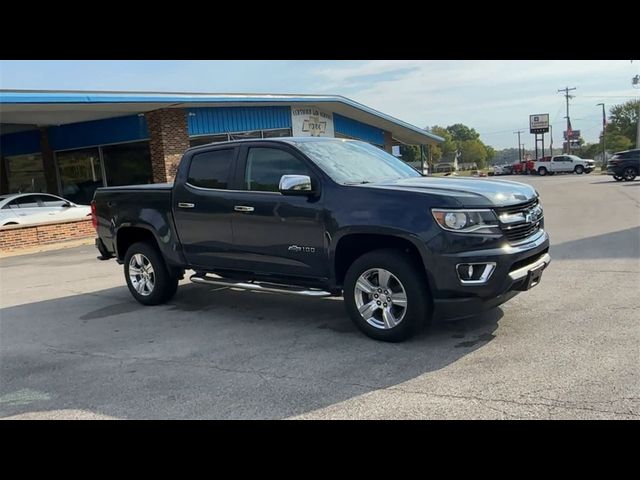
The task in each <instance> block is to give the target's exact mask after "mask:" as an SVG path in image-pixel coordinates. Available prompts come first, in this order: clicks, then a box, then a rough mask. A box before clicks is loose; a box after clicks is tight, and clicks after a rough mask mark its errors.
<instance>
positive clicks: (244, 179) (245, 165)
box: [241, 145, 312, 193]
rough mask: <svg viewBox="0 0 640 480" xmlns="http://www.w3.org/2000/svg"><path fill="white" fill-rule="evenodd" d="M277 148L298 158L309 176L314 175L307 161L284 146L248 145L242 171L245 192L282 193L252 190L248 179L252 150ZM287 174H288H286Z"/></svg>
mask: <svg viewBox="0 0 640 480" xmlns="http://www.w3.org/2000/svg"><path fill="white" fill-rule="evenodd" d="M254 149H255V150H258V149H261V150H276V151H280V152H284V153H286V154H287V155H289V156H291V157H292V158H293V159H295V160H297V161H298V162H300V164H301V165H302V166H303V167H304V168H305V169H306V170H307V172H308V174H309V177H311V176H312V172H311V170H310V169H309V166H308V165H307V164H306V162H305V161H304V160H303V159H301V158H299V157H298V156H296V155H294V154H293V153H292V152H289V151H287V150H284V149H282V148H276V147H274V146H271V145H269V146H257V145H256V146H252V147H248V148H247V152H246V157H245V158H244V162H243V168H242V171H241V174H242V190H243V191H245V192H262V193H280V191H279V190H252V189H250V188H249V184H248V181H247V180H248V179H247V167H248V166H249V155H250V154H251V150H254ZM285 175H286V174H285ZM280 177H281V178H282V175H280ZM279 182H280V181H279V180H278V185H279Z"/></svg>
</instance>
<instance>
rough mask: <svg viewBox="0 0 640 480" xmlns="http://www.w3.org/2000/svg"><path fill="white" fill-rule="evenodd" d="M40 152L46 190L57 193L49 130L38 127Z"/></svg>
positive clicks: (56, 179)
mask: <svg viewBox="0 0 640 480" xmlns="http://www.w3.org/2000/svg"><path fill="white" fill-rule="evenodd" d="M40 152H41V153H42V165H43V166H44V178H45V180H46V182H47V192H48V193H53V194H59V193H60V192H58V177H57V174H56V163H55V160H54V159H53V150H51V145H49V130H48V129H47V128H46V127H40Z"/></svg>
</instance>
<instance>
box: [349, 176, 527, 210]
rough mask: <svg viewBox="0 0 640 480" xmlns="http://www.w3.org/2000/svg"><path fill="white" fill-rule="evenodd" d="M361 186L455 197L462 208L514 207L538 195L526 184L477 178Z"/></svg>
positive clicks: (419, 179) (418, 179)
mask: <svg viewBox="0 0 640 480" xmlns="http://www.w3.org/2000/svg"><path fill="white" fill-rule="evenodd" d="M362 187H372V188H383V189H391V190H403V191H409V192H416V193H426V194H431V195H439V196H447V197H454V198H455V199H456V200H458V201H459V202H460V203H461V204H462V206H465V207H466V206H474V207H480V206H483V207H484V206H487V207H502V206H508V205H517V204H520V203H524V202H527V201H529V200H533V199H534V198H536V197H537V196H538V192H536V190H535V189H534V188H533V187H532V186H530V185H527V184H525V183H519V182H512V181H509V180H485V179H480V178H442V177H412V178H401V179H398V180H389V181H383V182H378V183H373V184H364V185H362Z"/></svg>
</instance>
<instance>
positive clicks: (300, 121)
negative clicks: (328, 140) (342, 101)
mask: <svg viewBox="0 0 640 480" xmlns="http://www.w3.org/2000/svg"><path fill="white" fill-rule="evenodd" d="M291 126H292V133H293V136H294V137H335V133H334V130H333V113H331V112H326V111H324V110H320V109H319V108H318V107H315V106H310V105H300V106H296V105H292V106H291Z"/></svg>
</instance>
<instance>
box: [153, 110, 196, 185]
mask: <svg viewBox="0 0 640 480" xmlns="http://www.w3.org/2000/svg"><path fill="white" fill-rule="evenodd" d="M145 117H146V119H147V124H148V126H149V150H150V152H151V169H152V172H153V181H154V182H155V183H163V182H172V181H173V179H174V177H175V176H176V170H177V169H178V163H180V158H182V154H183V153H184V151H185V150H186V149H187V148H189V130H188V128H187V111H186V110H185V109H184V108H162V109H160V110H154V111H152V112H147V113H145Z"/></svg>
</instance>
